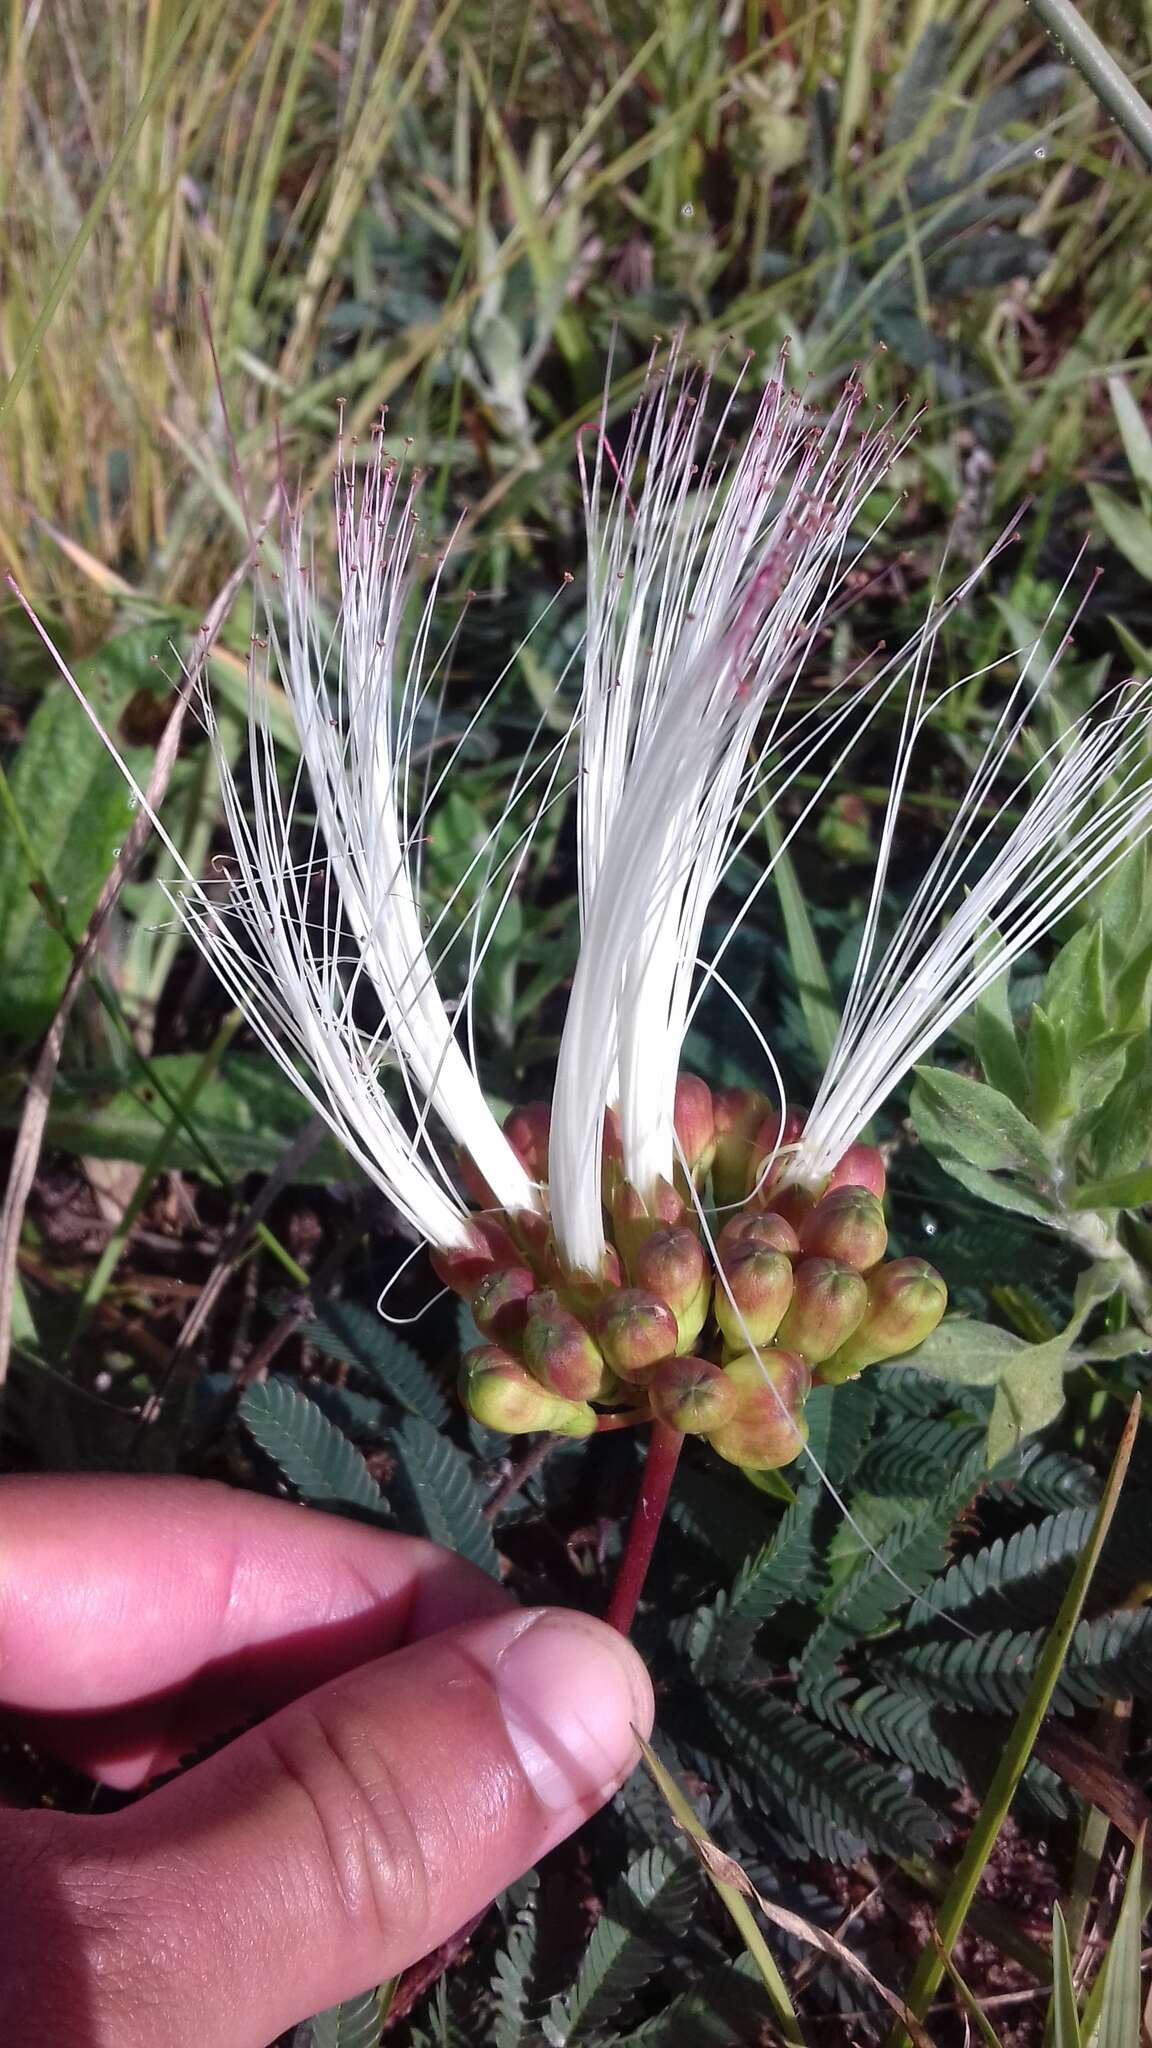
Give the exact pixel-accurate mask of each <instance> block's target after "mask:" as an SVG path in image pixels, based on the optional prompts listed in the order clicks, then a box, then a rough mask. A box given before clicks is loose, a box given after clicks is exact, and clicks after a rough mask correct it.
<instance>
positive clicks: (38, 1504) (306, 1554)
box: [0, 1476, 510, 1782]
mask: <svg viewBox="0 0 1152 2048" xmlns="http://www.w3.org/2000/svg"><path fill="white" fill-rule="evenodd" d="M509 1604H510V1596H509V1595H508V1594H507V1593H505V1592H503V1591H502V1590H501V1588H500V1587H498V1586H497V1585H496V1584H495V1582H494V1581H493V1580H492V1579H490V1578H489V1577H488V1576H487V1574H486V1573H484V1572H481V1571H479V1570H477V1568H476V1567H475V1566H474V1565H470V1564H468V1563H467V1562H466V1561H465V1560H464V1559H462V1558H458V1557H454V1556H452V1555H451V1554H450V1553H449V1552H447V1551H444V1550H441V1549H439V1548H438V1547H437V1546H436V1545H435V1544H432V1543H427V1542H424V1541H423V1540H422V1539H420V1538H419V1537H414V1536H396V1535H392V1534H390V1533H388V1532H385V1531H380V1530H376V1529H372V1528H369V1527H367V1526H366V1525H364V1524H363V1523H358V1522H352V1521H348V1520H343V1519H340V1518H337V1517H335V1516H330V1515H326V1514H320V1513H317V1512H316V1511H315V1510H313V1509H308V1508H300V1507H294V1506H292V1505H291V1504H289V1503H287V1502H284V1501H276V1500H268V1499H264V1498H262V1497H261V1496H259V1495H257V1494H251V1493H242V1492H239V1491H234V1490H233V1489H231V1488H229V1487H226V1486H221V1485H219V1484H216V1483H215V1482H212V1481H208V1480H196V1479H155V1478H140V1479H136V1478H120V1477H88V1476H84V1477H48V1478H40V1477H23V1476H21V1477H13V1478H7V1479H2V1480H0V1706H7V1707H9V1708H18V1709H22V1710H30V1711H33V1712H35V1713H50V1714H66V1715H68V1716H70V1717H77V1716H81V1717H82V1716H84V1715H92V1714H101V1715H103V1714H106V1713H108V1712H109V1711H110V1710H117V1711H119V1712H120V1713H121V1714H122V1713H123V1710H125V1709H127V1708H131V1709H132V1710H133V1714H132V1718H133V1720H134V1721H136V1722H139V1723H140V1734H141V1738H142V1739H143V1740H147V1731H148V1730H149V1728H150V1727H151V1726H152V1719H150V1716H149V1712H148V1709H149V1707H150V1706H151V1705H152V1704H153V1703H154V1704H155V1705H156V1707H157V1708H158V1709H159V1708H163V1712H162V1713H161V1714H160V1716H159V1719H160V1721H161V1722H163V1721H165V1720H170V1718H171V1704H172V1701H173V1697H174V1696H175V1695H180V1694H181V1693H184V1692H186V1690H187V1688H189V1686H192V1687H193V1688H194V1692H195V1695H196V1701H197V1704H198V1708H199V1709H200V1711H199V1712H198V1713H197V1714H196V1715H195V1716H194V1717H193V1719H194V1721H195V1722H196V1723H197V1724H199V1723H200V1722H206V1723H207V1724H208V1725H211V1723H212V1722H213V1721H214V1720H215V1721H216V1722H217V1723H219V1713H218V1712H217V1711H215V1703H216V1702H218V1703H219V1706H221V1707H226V1708H227V1709H228V1713H229V1715H230V1721H229V1720H227V1719H226V1720H225V1722H224V1724H223V1725H235V1724H236V1722H237V1721H239V1720H241V1719H243V1718H244V1717H245V1715H246V1714H247V1713H248V1712H250V1711H252V1710H253V1708H256V1707H259V1708H266V1707H269V1706H275V1705H280V1704H282V1703H283V1702H284V1701H285V1700H287V1699H291V1698H293V1697H295V1696H296V1695H297V1694H299V1693H301V1692H304V1691H306V1690H308V1689H310V1688H311V1687H313V1686H315V1685H317V1684H319V1683H321V1682H323V1681H324V1680H325V1679H327V1678H331V1677H335V1676H337V1675H339V1674H340V1673H341V1672H344V1671H348V1670H350V1669H352V1668H353V1666H355V1665H356V1664H359V1663H362V1662H364V1661H365V1660H366V1659H367V1658H370V1657H379V1656H381V1655H383V1654H384V1653H385V1652H387V1651H388V1650H391V1649H395V1648H398V1647H399V1646H400V1645H401V1644H403V1643H407V1642H411V1641H414V1640H417V1639H418V1638H420V1637H423V1636H427V1635H431V1634H435V1633H437V1632H438V1631H439V1630H440V1629H443V1628H448V1627H451V1626H454V1625H455V1624H456V1623H457V1622H459V1621H462V1620H465V1619H469V1618H471V1617H474V1616H481V1615H485V1614H491V1613H499V1612H502V1611H503V1610H504V1609H505V1608H506V1607H507V1606H508V1605H509ZM152 1718H153V1719H154V1718H156V1717H155V1716H153V1717H152ZM184 1719H185V1720H186V1719H187V1716H185V1717H184ZM181 1733H182V1736H184V1735H186V1734H187V1733H188V1729H187V1728H186V1727H182V1731H181ZM138 1776H139V1771H138V1770H135V1771H133V1772H132V1773H130V1774H129V1776H128V1777H125V1775H124V1774H123V1773H121V1774H120V1776H119V1782H128V1781H130V1779H131V1778H133V1777H138Z"/></svg>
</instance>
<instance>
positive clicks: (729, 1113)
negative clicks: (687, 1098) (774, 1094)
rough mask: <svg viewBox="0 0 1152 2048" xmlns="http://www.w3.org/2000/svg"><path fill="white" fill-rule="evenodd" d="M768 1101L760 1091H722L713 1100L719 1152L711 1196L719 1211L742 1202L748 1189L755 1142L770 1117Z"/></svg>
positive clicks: (744, 1089) (716, 1150)
mask: <svg viewBox="0 0 1152 2048" xmlns="http://www.w3.org/2000/svg"><path fill="white" fill-rule="evenodd" d="M768 1108H769V1103H768V1097H767V1096H766V1095H761V1093H760V1091H759V1089H758V1088H721V1089H719V1090H718V1091H717V1093H716V1094H715V1095H714V1096H713V1098H712V1115H713V1122H714V1125H715V1132H716V1149H715V1151H714V1152H713V1154H712V1192H713V1195H714V1197H715V1200H716V1206H717V1208H720V1209H724V1208H729V1207H730V1206H731V1204H732V1203H733V1202H742V1201H743V1199H744V1195H745V1192H746V1190H747V1187H748V1167H749V1164H750V1162H751V1158H752V1139H753V1137H754V1136H755V1133H756V1132H757V1131H758V1130H759V1128H760V1125H761V1124H762V1123H763V1121H764V1118H765V1117H766V1115H767V1114H768Z"/></svg>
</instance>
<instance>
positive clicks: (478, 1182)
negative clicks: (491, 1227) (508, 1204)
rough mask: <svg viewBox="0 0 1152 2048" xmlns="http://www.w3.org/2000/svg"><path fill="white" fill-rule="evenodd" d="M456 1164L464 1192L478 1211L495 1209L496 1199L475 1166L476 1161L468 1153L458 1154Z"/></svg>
mask: <svg viewBox="0 0 1152 2048" xmlns="http://www.w3.org/2000/svg"><path fill="white" fill-rule="evenodd" d="M456 1163H457V1166H458V1167H459V1169H460V1178H461V1180H462V1181H463V1183H464V1192H465V1194H466V1195H467V1196H468V1198H469V1200H470V1201H473V1202H475V1204H476V1207H477V1208H478V1209H494V1208H495V1207H496V1197H495V1195H494V1194H493V1192H492V1190H491V1188H490V1187H489V1185H488V1183H487V1181H486V1180H485V1178H484V1175H483V1174H482V1173H481V1171H480V1168H479V1167H478V1166H477V1164H476V1161H475V1160H474V1159H473V1157H472V1154H471V1153H470V1152H458V1153H457V1155H456Z"/></svg>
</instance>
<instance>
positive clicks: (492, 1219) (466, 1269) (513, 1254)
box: [428, 1212, 522, 1301]
mask: <svg viewBox="0 0 1152 2048" xmlns="http://www.w3.org/2000/svg"><path fill="white" fill-rule="evenodd" d="M428 1256H429V1258H430V1260H431V1262H432V1270H433V1272H434V1273H435V1274H436V1277H437V1279H438V1280H442V1281H443V1282H444V1285H445V1287H450V1288H451V1289H452V1292H453V1294H459V1295H461V1296H462V1297H463V1299H464V1300H465V1301H471V1299H472V1296H473V1295H474V1294H475V1292H476V1289H477V1288H478V1287H479V1285H480V1282H481V1281H482V1280H484V1279H486V1278H487V1276H488V1274H489V1273H491V1272H493V1271H494V1270H495V1269H496V1268H497V1267H500V1266H519V1265H520V1264H522V1260H521V1257H520V1254H519V1252H518V1251H517V1249H516V1246H515V1245H514V1244H513V1242H512V1239H511V1238H510V1237H509V1235H508V1232H507V1229H506V1228H505V1225H504V1219H503V1216H501V1215H500V1214H499V1213H498V1212H493V1213H492V1214H491V1215H487V1216H472V1217H470V1218H469V1220H468V1242H467V1244H464V1245H453V1246H452V1247H451V1249H450V1250H448V1251H444V1250H442V1249H440V1248H439V1247H435V1248H432V1249H430V1250H429V1254H428Z"/></svg>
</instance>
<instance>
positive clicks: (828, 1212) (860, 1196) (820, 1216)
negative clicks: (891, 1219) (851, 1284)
mask: <svg viewBox="0 0 1152 2048" xmlns="http://www.w3.org/2000/svg"><path fill="white" fill-rule="evenodd" d="M800 1249H801V1252H802V1253H803V1255H804V1257H805V1258H818V1259H838V1260H839V1261H840V1263H841V1265H844V1266H854V1267H855V1268H856V1271H857V1272H858V1273H870V1272H871V1271H872V1268H873V1266H878V1265H879V1264H880V1261H881V1259H882V1258H883V1257H884V1254H885V1252H886V1251H887V1249H888V1225H887V1224H886V1223H885V1221H884V1211H883V1208H882V1207H881V1205H880V1203H879V1201H878V1200H877V1198H876V1196H875V1195H874V1194H872V1193H871V1192H870V1191H869V1189H868V1188H850V1187H844V1188H834V1189H833V1190H832V1192H831V1194H827V1195H822V1196H821V1198H820V1200H819V1201H818V1202H817V1204H816V1207H815V1208H814V1209H811V1210H809V1213H808V1215H807V1216H806V1217H805V1218H804V1221H803V1223H802V1224H801V1226H800Z"/></svg>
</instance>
